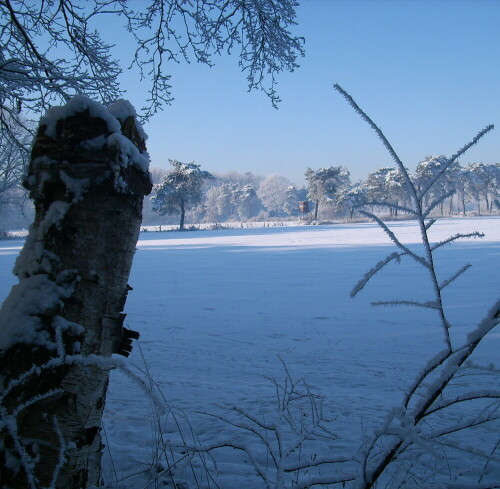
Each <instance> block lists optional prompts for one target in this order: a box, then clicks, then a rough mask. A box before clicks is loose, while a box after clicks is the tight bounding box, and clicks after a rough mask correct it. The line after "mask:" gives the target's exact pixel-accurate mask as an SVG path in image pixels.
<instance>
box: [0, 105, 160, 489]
mask: <svg viewBox="0 0 500 489" xmlns="http://www.w3.org/2000/svg"><path fill="white" fill-rule="evenodd" d="M74 100H75V99H73V101H70V102H69V103H68V105H66V106H65V107H62V108H58V109H57V110H58V111H59V112H57V113H56V114H55V115H54V114H52V117H49V116H47V117H46V118H43V119H42V120H41V123H40V127H39V130H38V134H37V137H36V140H35V144H34V146H33V149H32V154H31V163H30V167H29V172H28V176H27V178H26V182H25V186H26V187H27V188H28V189H29V191H30V196H31V198H32V199H34V203H35V208H36V218H35V222H34V224H33V225H32V227H31V229H30V234H29V236H28V239H27V241H26V244H25V246H24V248H23V250H22V252H21V254H20V256H19V258H18V260H17V263H16V266H15V269H14V273H15V274H16V275H17V276H18V278H19V284H18V285H16V286H14V287H13V289H12V291H11V293H10V295H9V297H8V298H7V299H6V301H5V303H4V304H3V306H2V309H1V310H0V372H1V377H0V401H1V404H0V410H1V411H0V416H1V419H0V429H1V433H2V438H1V439H0V480H1V481H2V487H12V488H16V489H17V488H19V489H20V488H25V487H29V488H33V487H57V488H65V489H72V488H75V489H77V488H78V489H81V488H87V487H92V486H96V485H98V483H99V477H100V461H101V449H102V443H101V436H100V427H101V417H102V412H103V407H104V402H105V397H106V390H107V386H108V376H109V369H110V364H111V361H110V360H111V355H112V354H113V353H119V352H121V353H122V354H125V355H127V354H128V351H127V350H130V332H129V331H128V330H126V329H125V328H123V320H124V317H125V315H124V314H123V309H124V305H125V300H126V297H127V291H128V290H129V286H128V277H129V273H130V269H131V265H132V259H133V255H134V251H135V246H136V242H137V238H138V234H139V228H140V223H141V209H142V201H143V198H144V195H147V194H149V192H150V191H151V182H150V178H149V173H148V169H147V162H148V157H147V153H146V147H145V135H144V133H143V132H142V129H141V128H140V126H139V125H138V124H137V123H136V121H135V118H134V114H135V112H134V111H133V108H132V107H131V106H130V104H128V103H126V102H123V101H121V105H120V103H117V104H115V105H114V106H112V107H110V108H109V110H108V109H105V108H104V107H102V106H100V105H99V104H97V103H95V102H92V101H90V100H88V99H84V98H83V97H79V98H78V100H77V101H76V102H74ZM116 106H118V108H117V107H116ZM113 107H115V109H113ZM124 107H125V110H124ZM36 367H38V368H36Z"/></svg>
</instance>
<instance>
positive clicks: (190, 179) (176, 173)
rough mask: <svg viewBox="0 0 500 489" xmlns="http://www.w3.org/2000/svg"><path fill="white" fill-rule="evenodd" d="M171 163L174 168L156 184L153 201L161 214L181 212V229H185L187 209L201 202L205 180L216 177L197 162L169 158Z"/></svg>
mask: <svg viewBox="0 0 500 489" xmlns="http://www.w3.org/2000/svg"><path fill="white" fill-rule="evenodd" d="M169 163H170V164H171V165H172V166H173V167H174V169H173V170H172V171H171V172H170V173H168V174H167V175H166V176H165V177H164V178H163V181H162V182H161V183H159V184H158V185H155V186H154V189H153V196H152V197H151V202H152V204H153V211H154V212H156V213H158V214H160V215H164V214H176V213H180V216H181V217H180V224H179V229H180V230H181V231H183V230H184V219H185V216H186V209H187V208H188V207H190V206H193V205H196V204H199V203H200V202H201V200H202V197H203V182H204V181H205V180H209V179H212V178H214V177H213V176H212V174H211V173H209V172H207V171H204V170H201V169H200V165H196V164H195V163H181V162H180V161H177V160H169Z"/></svg>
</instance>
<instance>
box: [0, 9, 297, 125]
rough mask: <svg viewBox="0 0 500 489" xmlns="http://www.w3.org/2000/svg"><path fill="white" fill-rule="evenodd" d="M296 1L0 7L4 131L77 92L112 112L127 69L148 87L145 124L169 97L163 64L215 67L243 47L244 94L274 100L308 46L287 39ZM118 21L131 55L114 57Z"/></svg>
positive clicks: (0, 116)
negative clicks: (107, 25) (111, 35)
mask: <svg viewBox="0 0 500 489" xmlns="http://www.w3.org/2000/svg"><path fill="white" fill-rule="evenodd" d="M297 5H298V4H297V2H296V1H295V0H279V1H278V0H245V1H244V2H241V1H239V0H197V1H196V2H180V1H177V0H153V1H151V2H127V1H124V0H93V1H92V2H87V1H84V0H59V1H57V2H53V1H43V2H34V3H33V2H24V1H19V0H4V1H2V2H0V46H1V47H0V127H2V129H3V130H5V131H7V132H8V133H12V135H13V132H14V128H19V127H26V126H25V124H24V123H23V117H31V116H34V117H35V118H36V117H38V116H39V115H41V113H43V112H44V111H45V110H46V109H47V108H48V107H49V106H51V105H54V104H58V103H62V102H65V101H67V100H68V99H69V97H71V96H73V95H75V94H83V95H86V96H88V97H90V98H93V99H96V100H98V101H100V102H102V103H104V104H105V105H109V104H110V103H111V102H113V101H115V100H116V99H118V98H119V97H120V94H121V93H122V89H121V88H120V84H119V77H120V74H121V72H122V70H123V68H124V66H122V64H121V61H123V62H125V63H126V64H127V65H128V66H129V68H130V67H132V68H134V67H135V68H137V69H138V71H139V74H140V75H141V76H142V79H143V81H144V82H145V83H147V85H148V92H149V98H148V100H147V105H146V107H144V113H143V115H144V117H145V118H148V117H151V116H153V115H154V114H155V113H156V112H158V110H160V109H161V108H162V107H163V106H164V105H165V104H169V103H170V102H171V101H172V99H173V97H172V92H171V86H170V84H169V80H170V74H169V71H170V70H169V66H170V65H171V64H172V63H176V62H180V61H187V62H189V61H190V58H191V57H193V58H194V59H195V60H196V61H197V62H199V63H204V64H208V65H210V66H211V65H212V64H213V57H214V56H218V55H221V54H224V53H230V52H232V51H234V50H236V49H238V48H239V53H238V59H239V65H240V68H241V70H242V71H244V72H245V73H246V75H247V80H248V87H249V90H253V89H258V90H262V91H263V92H265V93H266V95H268V96H269V97H270V99H271V102H272V104H273V105H274V106H276V104H277V103H278V102H279V96H278V94H277V91H276V83H277V76H278V75H279V74H280V73H281V72H282V71H293V70H295V69H296V68H297V67H298V62H297V60H298V58H299V57H301V56H303V55H304V40H303V38H301V37H299V36H296V35H294V34H293V33H292V29H293V28H294V26H295V15H296V14H295V9H296V7H297ZM109 17H112V18H113V21H115V22H121V23H122V34H123V35H125V36H130V39H131V40H132V41H133V42H134V43H135V46H136V49H135V52H133V53H132V54H131V58H130V59H129V60H120V61H119V60H117V59H116V58H115V57H114V55H113V45H112V43H110V42H106V40H105V36H104V35H103V33H102V31H101V29H102V21H103V20H104V19H106V18H109Z"/></svg>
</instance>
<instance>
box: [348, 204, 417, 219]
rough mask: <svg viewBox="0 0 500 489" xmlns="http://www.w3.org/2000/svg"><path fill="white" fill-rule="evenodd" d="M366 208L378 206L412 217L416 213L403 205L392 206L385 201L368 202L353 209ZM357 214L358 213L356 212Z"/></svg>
mask: <svg viewBox="0 0 500 489" xmlns="http://www.w3.org/2000/svg"><path fill="white" fill-rule="evenodd" d="M367 206H379V207H389V208H391V209H394V210H397V211H401V212H406V213H408V214H410V215H412V216H416V215H417V214H418V213H417V212H416V211H415V209H410V208H409V207H405V206H404V205H399V204H394V203H392V202H387V201H385V200H380V201H378V200H370V201H368V202H365V203H363V204H361V205H358V206H354V207H355V208H361V207H367ZM358 212H359V211H358Z"/></svg>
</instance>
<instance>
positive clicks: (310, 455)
mask: <svg viewBox="0 0 500 489" xmlns="http://www.w3.org/2000/svg"><path fill="white" fill-rule="evenodd" d="M282 363H283V367H284V370H285V378H284V379H283V380H281V381H277V380H276V379H271V382H272V383H273V385H274V387H275V392H276V396H275V406H274V408H275V409H274V410H273V411H271V412H266V413H265V414H264V413H259V414H255V413H252V412H249V411H248V410H245V409H242V408H239V407H232V408H230V409H228V414H227V415H220V414H214V413H204V414H205V415H208V416H210V417H212V418H215V419H217V420H219V421H221V422H222V423H223V424H224V425H227V426H229V427H231V437H230V438H229V439H225V440H216V441H214V442H213V443H212V442H208V443H197V444H195V445H192V446H188V447H187V450H188V451H191V452H193V453H200V452H205V453H213V452H216V451H219V450H224V449H232V450H236V451H241V452H244V453H245V454H246V455H247V456H248V457H249V459H250V460H251V463H252V465H253V467H254V469H255V471H256V473H257V475H258V477H259V478H260V479H261V480H262V481H263V482H264V484H265V487H266V488H269V489H284V488H285V487H286V488H306V487H314V486H317V485H322V484H327V483H328V484H336V483H339V484H340V483H343V482H347V481H349V480H353V479H354V477H353V475H352V474H350V472H349V471H350V470H352V464H354V463H355V462H354V460H353V459H352V458H351V457H329V456H321V457H319V456H317V455H316V453H315V452H311V450H313V449H314V448H313V447H314V445H312V446H309V443H310V442H317V441H318V440H321V439H324V440H326V441H328V442H332V441H335V440H337V439H338V437H337V436H336V435H335V434H334V433H332V431H331V430H330V429H329V428H328V426H327V425H328V420H326V419H325V417H324V415H323V412H322V407H321V402H319V401H320V398H319V396H317V395H315V394H314V393H312V392H311V391H310V389H309V387H308V386H307V384H306V383H305V382H304V381H303V380H295V379H294V378H293V377H292V375H291V373H290V371H289V370H288V367H287V366H286V364H285V363H284V362H282ZM337 466H338V467H339V468H340V469H341V472H340V474H342V475H339V472H338V471H337V470H336V467H337ZM344 467H345V469H344ZM334 468H335V469H334Z"/></svg>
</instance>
